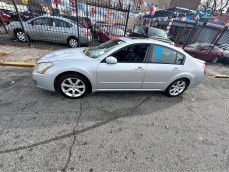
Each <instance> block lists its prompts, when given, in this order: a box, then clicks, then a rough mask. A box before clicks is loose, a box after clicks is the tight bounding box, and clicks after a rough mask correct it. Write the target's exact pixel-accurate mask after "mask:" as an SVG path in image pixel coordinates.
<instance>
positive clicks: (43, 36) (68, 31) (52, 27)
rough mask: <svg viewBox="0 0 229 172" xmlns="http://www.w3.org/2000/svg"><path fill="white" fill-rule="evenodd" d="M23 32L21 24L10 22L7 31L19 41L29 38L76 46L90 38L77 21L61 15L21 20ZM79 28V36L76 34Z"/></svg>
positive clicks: (88, 40)
mask: <svg viewBox="0 0 229 172" xmlns="http://www.w3.org/2000/svg"><path fill="white" fill-rule="evenodd" d="M23 26H24V28H25V32H26V33H24V32H23V30H22V27H21V24H20V23H19V22H18V21H16V22H11V23H10V25H9V33H10V34H11V36H12V37H16V38H17V39H18V40H19V41H22V42H26V41H27V37H26V35H27V36H28V38H29V39H33V40H42V41H51V42H59V43H66V44H68V45H69V46H70V47H77V46H78V45H79V42H80V44H89V42H90V41H91V39H92V35H91V33H90V32H89V31H88V30H87V29H86V28H83V27H82V26H79V27H78V26H77V23H75V22H74V21H71V20H69V19H65V18H62V17H56V16H51V17H37V18H34V19H31V20H29V21H26V22H23ZM78 28H79V36H78V31H77V30H78Z"/></svg>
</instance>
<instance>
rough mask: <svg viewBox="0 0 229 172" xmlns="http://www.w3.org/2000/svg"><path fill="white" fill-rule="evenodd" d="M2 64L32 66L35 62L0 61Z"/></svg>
mask: <svg viewBox="0 0 229 172" xmlns="http://www.w3.org/2000/svg"><path fill="white" fill-rule="evenodd" d="M0 65H3V66H18V67H34V66H35V63H28V62H0Z"/></svg>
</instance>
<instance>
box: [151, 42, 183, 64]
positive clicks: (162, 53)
mask: <svg viewBox="0 0 229 172" xmlns="http://www.w3.org/2000/svg"><path fill="white" fill-rule="evenodd" d="M184 59H185V56H184V55H183V54H181V53H179V52H177V51H176V50H173V49H170V48H167V47H163V46H160V45H154V47H153V54H152V56H151V59H150V62H151V63H159V64H176V65H182V64H183V62H184Z"/></svg>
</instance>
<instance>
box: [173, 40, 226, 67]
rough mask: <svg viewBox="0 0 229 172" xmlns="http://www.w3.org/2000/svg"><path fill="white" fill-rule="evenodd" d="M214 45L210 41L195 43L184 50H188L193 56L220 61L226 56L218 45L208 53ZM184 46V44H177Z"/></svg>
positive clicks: (214, 61)
mask: <svg viewBox="0 0 229 172" xmlns="http://www.w3.org/2000/svg"><path fill="white" fill-rule="evenodd" d="M210 46H212V45H211V44H208V43H194V44H191V45H188V46H186V47H185V48H184V51H186V52H187V53H188V54H190V55H191V56H193V57H195V58H198V59H201V60H206V61H210V62H212V63H216V62H218V61H221V60H222V59H223V58H224V53H223V51H222V50H221V49H219V48H218V47H216V46H215V47H214V48H213V49H212V51H211V52H210V53H209V54H208V50H209V47H210ZM177 47H180V48H181V47H182V46H179V45H178V46H177Z"/></svg>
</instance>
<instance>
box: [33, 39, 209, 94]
mask: <svg viewBox="0 0 229 172" xmlns="http://www.w3.org/2000/svg"><path fill="white" fill-rule="evenodd" d="M204 74H205V64H204V62H203V61H200V60H197V59H195V58H193V57H191V56H190V55H189V54H187V53H185V52H184V51H183V50H182V49H179V48H176V47H174V46H171V45H169V44H166V43H163V42H160V41H155V40H152V39H133V38H119V39H112V40H110V41H108V42H106V43H104V44H101V45H100V46H98V47H94V48H75V49H65V50H59V51H54V52H51V53H49V54H46V55H44V56H43V57H41V58H40V59H39V60H38V61H37V63H36V67H35V69H34V71H33V79H34V80H35V82H36V85H37V86H38V87H40V88H43V89H46V90H49V91H59V92H60V93H61V94H63V95H64V96H66V97H68V98H81V97H83V96H85V95H86V94H87V93H89V92H97V91H164V92H165V93H166V94H167V95H168V96H171V97H175V96H178V95H181V94H182V93H183V92H184V91H185V90H186V89H187V88H192V87H195V86H197V85H199V84H200V83H201V82H202V81H203V79H204Z"/></svg>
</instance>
